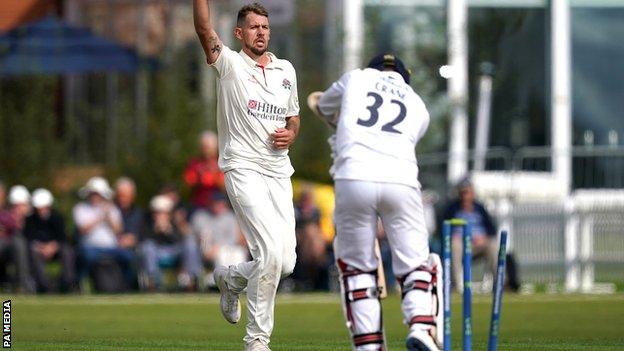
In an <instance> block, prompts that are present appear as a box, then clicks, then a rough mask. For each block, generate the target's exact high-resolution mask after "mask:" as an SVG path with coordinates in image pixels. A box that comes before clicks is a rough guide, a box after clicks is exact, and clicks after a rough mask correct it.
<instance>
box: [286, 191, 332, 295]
mask: <svg viewBox="0 0 624 351" xmlns="http://www.w3.org/2000/svg"><path fill="white" fill-rule="evenodd" d="M320 219H321V214H320V210H319V208H318V207H317V206H316V204H315V203H314V196H313V194H312V190H311V189H304V190H303V191H302V192H301V195H300V196H299V201H297V203H296V204H295V220H296V227H295V228H296V235H297V258H298V259H297V266H296V267H295V272H294V274H293V276H294V278H295V279H296V280H297V285H298V288H299V289H302V290H326V289H327V288H328V280H327V279H328V275H327V274H328V272H327V270H328V267H329V266H328V259H327V248H326V245H325V240H324V239H323V233H322V232H321V226H320Z"/></svg>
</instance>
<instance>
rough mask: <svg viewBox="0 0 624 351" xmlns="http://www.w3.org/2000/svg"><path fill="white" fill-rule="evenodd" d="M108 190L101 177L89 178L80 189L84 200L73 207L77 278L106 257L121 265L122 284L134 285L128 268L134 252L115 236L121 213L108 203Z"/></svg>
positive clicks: (119, 224) (119, 227)
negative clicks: (78, 265) (77, 245)
mask: <svg viewBox="0 0 624 351" xmlns="http://www.w3.org/2000/svg"><path fill="white" fill-rule="evenodd" d="M112 193H113V191H112V189H111V188H110V186H109V185H108V182H107V181H106V180H105V179H104V178H100V177H93V178H91V179H89V181H88V182H87V184H86V185H85V186H84V187H83V188H82V189H80V193H79V194H80V196H81V197H82V198H84V199H85V200H86V201H83V202H80V203H79V204H77V205H76V206H75V207H74V210H73V213H74V223H75V224H76V227H77V229H78V233H79V234H80V257H81V259H82V263H83V264H82V265H81V268H80V271H79V278H83V277H84V276H85V275H86V274H87V272H89V271H93V268H94V267H95V265H96V264H98V263H100V262H101V261H102V260H104V259H106V258H111V259H113V260H114V261H115V262H116V263H117V264H118V265H119V267H120V268H121V270H122V273H123V279H124V283H125V286H126V287H130V286H134V284H135V277H134V272H133V269H132V262H133V261H134V257H135V255H134V252H133V251H132V250H129V249H126V248H122V247H121V246H120V245H119V242H118V240H117V235H118V234H120V233H121V231H122V229H123V222H122V218H121V213H120V212H119V210H118V209H117V207H115V205H114V204H113V203H112V201H111V198H112Z"/></svg>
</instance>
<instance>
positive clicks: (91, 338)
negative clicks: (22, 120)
mask: <svg viewBox="0 0 624 351" xmlns="http://www.w3.org/2000/svg"><path fill="white" fill-rule="evenodd" d="M1 298H2V299H3V300H5V299H6V298H7V296H1ZM399 303H400V301H399V299H398V298H397V297H391V298H389V299H387V300H385V301H384V318H385V326H386V334H387V339H388V347H389V350H403V349H404V348H403V340H404V337H405V333H406V328H405V326H403V325H402V324H401V315H400V311H399ZM12 309H13V326H12V327H13V349H15V350H37V351H39V350H219V351H220V350H223V351H226V350H237V351H240V350H242V341H241V339H242V337H243V334H244V320H243V321H242V322H241V323H239V324H238V325H235V326H232V325H230V324H228V323H226V322H225V321H224V320H223V319H222V318H221V315H220V314H219V310H218V300H217V297H216V295H214V294H210V295H199V294H198V295H122V296H61V297H59V296H46V297H34V296H17V297H13V305H12ZM453 309H454V310H453V311H454V318H453V342H454V347H453V349H454V350H458V349H460V342H461V328H460V324H459V322H460V321H459V318H458V317H460V316H461V307H460V301H459V299H458V296H455V300H454V304H453ZM473 311H474V326H473V329H474V337H473V342H474V344H473V349H474V350H485V348H486V343H487V340H486V339H487V330H488V323H489V315H490V298H489V297H487V296H476V297H475V301H474V305H473ZM502 315H503V317H502V322H501V337H500V347H499V350H505V351H507V350H566V351H572V350H614V351H615V350H624V295H622V294H617V295H608V296H597V295H593V296H582V295H545V294H539V295H532V296H514V295H505V296H504V304H503V311H502ZM276 319H277V321H276V326H275V331H274V335H273V339H272V344H271V346H272V348H273V350H276V351H279V350H282V351H291V350H315V351H319V350H349V349H350V346H349V338H348V333H347V330H346V328H345V325H344V321H343V318H342V312H341V309H340V305H339V300H338V297H337V296H336V295H332V294H315V295H295V296H290V295H282V296H280V297H279V301H278V304H277V310H276Z"/></svg>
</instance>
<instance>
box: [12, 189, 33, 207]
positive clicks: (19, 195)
mask: <svg viewBox="0 0 624 351" xmlns="http://www.w3.org/2000/svg"><path fill="white" fill-rule="evenodd" d="M29 202H30V193H29V192H28V189H26V187H25V186H23V185H14V186H12V187H11V190H10V191H9V203H10V204H11V205H20V204H28V203H29Z"/></svg>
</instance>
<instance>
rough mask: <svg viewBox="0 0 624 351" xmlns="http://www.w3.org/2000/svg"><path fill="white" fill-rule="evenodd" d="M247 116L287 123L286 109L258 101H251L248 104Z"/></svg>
mask: <svg viewBox="0 0 624 351" xmlns="http://www.w3.org/2000/svg"><path fill="white" fill-rule="evenodd" d="M247 114H248V115H250V116H252V117H255V118H258V119H263V120H265V121H278V122H286V108H285V107H279V106H275V105H272V104H269V103H266V102H260V101H257V100H249V102H247Z"/></svg>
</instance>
